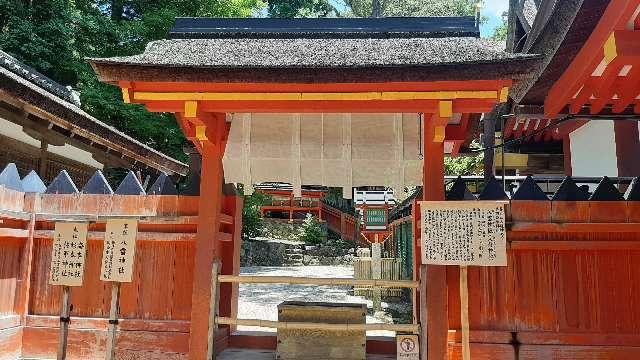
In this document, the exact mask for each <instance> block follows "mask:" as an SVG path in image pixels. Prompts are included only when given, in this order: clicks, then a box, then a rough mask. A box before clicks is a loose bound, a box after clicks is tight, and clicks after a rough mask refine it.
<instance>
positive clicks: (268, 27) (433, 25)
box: [169, 16, 480, 39]
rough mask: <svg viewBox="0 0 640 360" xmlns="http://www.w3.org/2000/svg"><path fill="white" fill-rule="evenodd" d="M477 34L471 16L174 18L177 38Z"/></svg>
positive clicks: (395, 36)
mask: <svg viewBox="0 0 640 360" xmlns="http://www.w3.org/2000/svg"><path fill="white" fill-rule="evenodd" d="M408 36H414V37H452V36H472V37H479V36H480V30H479V27H478V24H477V23H476V19H475V17H474V16H442V17H436V16H433V17H385V18H295V19H280V18H196V17H179V18H176V23H175V26H174V27H173V28H172V29H171V31H170V33H169V37H170V38H173V39H179V38H183V39H184V38H203V39H212V38H349V37H355V38H367V37H382V38H397V37H408Z"/></svg>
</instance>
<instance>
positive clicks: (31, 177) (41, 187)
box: [22, 170, 47, 194]
mask: <svg viewBox="0 0 640 360" xmlns="http://www.w3.org/2000/svg"><path fill="white" fill-rule="evenodd" d="M22 191H24V192H26V193H38V194H42V193H44V192H45V191H47V186H46V185H45V184H44V182H43V181H42V179H40V176H38V173H36V172H35V170H31V171H30V172H29V173H28V174H27V176H25V177H24V179H22Z"/></svg>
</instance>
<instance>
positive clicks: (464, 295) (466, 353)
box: [460, 266, 471, 360]
mask: <svg viewBox="0 0 640 360" xmlns="http://www.w3.org/2000/svg"><path fill="white" fill-rule="evenodd" d="M460 322H461V325H462V360H470V359H471V352H470V349H469V287H468V286H467V267H466V266H460Z"/></svg>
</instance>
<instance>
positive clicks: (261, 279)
mask: <svg viewBox="0 0 640 360" xmlns="http://www.w3.org/2000/svg"><path fill="white" fill-rule="evenodd" d="M218 281H220V282H221V283H229V282H230V283H243V284H289V285H336V286H374V287H398V288H410V289H415V288H417V287H418V282H417V281H412V280H373V279H335V278H308V277H291V276H240V275H220V276H218Z"/></svg>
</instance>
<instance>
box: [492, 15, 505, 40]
mask: <svg viewBox="0 0 640 360" xmlns="http://www.w3.org/2000/svg"><path fill="white" fill-rule="evenodd" d="M508 16H509V14H508V13H507V12H506V11H505V12H504V13H502V23H501V24H500V25H499V26H497V27H496V28H495V29H493V34H491V39H493V40H495V41H499V42H502V43H504V42H506V41H507V19H508Z"/></svg>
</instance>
